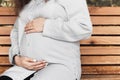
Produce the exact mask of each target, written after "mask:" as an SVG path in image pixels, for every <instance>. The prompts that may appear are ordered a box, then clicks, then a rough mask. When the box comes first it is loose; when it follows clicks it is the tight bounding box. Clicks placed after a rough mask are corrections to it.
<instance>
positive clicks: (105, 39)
mask: <svg viewBox="0 0 120 80" xmlns="http://www.w3.org/2000/svg"><path fill="white" fill-rule="evenodd" d="M80 43H81V44H86V45H99V44H102V45H120V37H119V36H92V37H91V38H90V39H87V40H82V41H80ZM0 44H10V38H9V36H0Z"/></svg>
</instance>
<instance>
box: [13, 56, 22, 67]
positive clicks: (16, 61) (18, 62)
mask: <svg viewBox="0 0 120 80" xmlns="http://www.w3.org/2000/svg"><path fill="white" fill-rule="evenodd" d="M20 61H21V60H20V56H19V55H15V56H14V64H15V65H18V66H20V64H21V62H20Z"/></svg>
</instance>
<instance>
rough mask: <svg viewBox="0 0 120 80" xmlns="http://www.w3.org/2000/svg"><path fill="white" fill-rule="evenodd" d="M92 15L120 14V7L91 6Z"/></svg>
mask: <svg viewBox="0 0 120 80" xmlns="http://www.w3.org/2000/svg"><path fill="white" fill-rule="evenodd" d="M89 11H90V14H91V15H120V7H89Z"/></svg>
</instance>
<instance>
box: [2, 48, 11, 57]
mask: <svg viewBox="0 0 120 80" xmlns="http://www.w3.org/2000/svg"><path fill="white" fill-rule="evenodd" d="M9 48H10V47H0V56H2V55H8V51H9Z"/></svg>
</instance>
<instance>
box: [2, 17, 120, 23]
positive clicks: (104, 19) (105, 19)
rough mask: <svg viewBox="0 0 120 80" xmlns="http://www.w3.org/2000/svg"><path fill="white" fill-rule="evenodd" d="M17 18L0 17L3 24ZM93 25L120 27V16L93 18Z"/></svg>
mask: <svg viewBox="0 0 120 80" xmlns="http://www.w3.org/2000/svg"><path fill="white" fill-rule="evenodd" d="M15 19H16V16H9V17H8V16H0V22H1V24H14V22H15ZM91 20H92V22H93V25H120V16H91Z"/></svg>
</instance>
